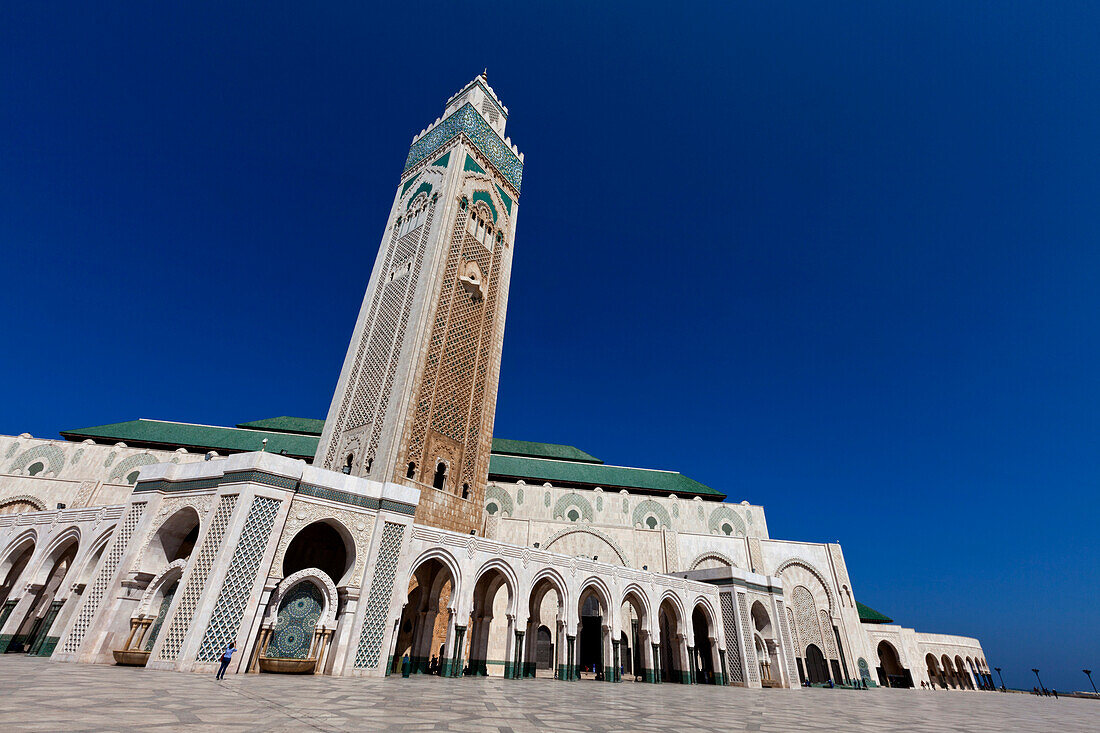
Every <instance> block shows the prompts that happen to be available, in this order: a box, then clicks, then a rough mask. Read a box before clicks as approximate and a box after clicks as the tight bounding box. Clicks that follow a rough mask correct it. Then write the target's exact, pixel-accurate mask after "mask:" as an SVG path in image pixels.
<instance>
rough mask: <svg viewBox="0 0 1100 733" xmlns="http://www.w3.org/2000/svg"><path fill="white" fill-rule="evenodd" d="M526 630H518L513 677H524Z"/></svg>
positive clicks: (519, 678) (517, 678)
mask: <svg viewBox="0 0 1100 733" xmlns="http://www.w3.org/2000/svg"><path fill="white" fill-rule="evenodd" d="M526 635H527V634H526V632H524V631H519V630H518V629H517V630H516V654H515V658H514V661H513V665H514V666H513V667H512V679H516V680H521V679H523V639H524V637H525V636H526Z"/></svg>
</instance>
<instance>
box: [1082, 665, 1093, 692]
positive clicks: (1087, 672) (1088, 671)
mask: <svg viewBox="0 0 1100 733" xmlns="http://www.w3.org/2000/svg"><path fill="white" fill-rule="evenodd" d="M1081 671H1082V672H1084V673H1085V675H1086V676H1087V677H1088V678H1089V684H1090V685H1092V691H1093V692H1094V693H1095V692H1096V683H1095V682H1093V681H1092V670H1091V669H1082V670H1081Z"/></svg>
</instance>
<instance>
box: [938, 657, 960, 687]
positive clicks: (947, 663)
mask: <svg viewBox="0 0 1100 733" xmlns="http://www.w3.org/2000/svg"><path fill="white" fill-rule="evenodd" d="M940 664H942V665H943V676H944V677H946V678H947V684H948V685H951V687H952V688H955V689H957V688H958V686H959V678H958V675H957V674H955V668H954V667H953V666H952V665H951V659H950V658H949V657H948V656H947V655H946V654H944V655H943V656H942V657H940Z"/></svg>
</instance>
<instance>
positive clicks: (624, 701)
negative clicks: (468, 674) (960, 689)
mask: <svg viewBox="0 0 1100 733" xmlns="http://www.w3.org/2000/svg"><path fill="white" fill-rule="evenodd" d="M0 689H3V690H5V691H12V690H14V692H13V693H12V694H8V695H4V696H2V697H0V728H2V729H4V730H11V731H36V730H37V731H53V730H61V729H64V730H69V731H73V733H81V732H83V731H88V732H89V733H90V732H92V731H112V730H119V729H120V728H122V727H124V726H122V725H121V724H120V716H125V717H126V719H127V723H126V725H125V728H126V729H128V730H135V731H159V730H173V731H191V730H205V729H209V728H211V727H213V726H217V728H218V729H219V730H223V731H227V732H233V731H241V732H244V731H284V730H287V731H289V730H297V731H301V730H318V731H333V732H334V731H365V730H393V731H429V730H431V731H435V730H450V731H470V732H471V733H473V732H477V733H484V732H485V731H492V732H493V733H496V732H499V733H510V732H514V733H521V732H522V731H560V732H561V733H569V732H571V731H576V732H577V733H617V732H622V733H628V732H629V731H652V732H653V733H661V732H664V731H668V732H670V733H672V732H676V731H684V733H696V732H697V731H760V733H781V732H785V731H791V730H802V731H835V730H859V731H864V732H865V733H878V732H879V731H883V732H885V731H907V732H908V733H941V732H942V731H966V732H968V733H996V732H997V731H1006V732H1007V731H1013V732H1015V733H1049V732H1050V731H1060V732H1062V733H1077V732H1081V733H1084V732H1085V731H1094V730H1096V706H1097V703H1096V701H1094V700H1078V699H1070V698H1066V699H1062V700H1058V701H1055V700H1053V699H1051V698H1040V697H1034V696H1032V695H1022V694H1005V695H993V694H989V695H975V694H971V693H956V692H939V693H935V692H921V693H919V694H914V693H911V692H909V691H905V690H875V691H869V692H863V691H856V690H828V689H817V688H815V689H809V690H803V691H801V692H794V691H789V690H763V689H748V688H727V689H719V688H713V687H704V686H696V687H692V688H687V689H685V688H681V687H678V686H671V685H669V686H663V687H662V686H653V685H645V684H632V683H624V684H622V685H614V686H613V685H595V684H593V685H586V686H585V688H584V692H585V694H583V695H577V694H575V692H576V688H575V687H573V686H572V685H559V684H556V683H555V682H554V681H553V680H533V681H527V682H515V681H511V680H503V679H488V680H486V679H481V680H454V681H452V680H443V679H440V678H438V677H423V676H422V677H412V678H410V679H401V677H399V676H398V677H389V678H386V679H361V680H356V679H348V678H343V679H331V678H305V679H303V678H295V677H288V676H283V675H259V676H249V677H240V676H238V677H235V678H227V679H226V681H225V682H222V683H216V682H214V680H213V678H212V677H208V676H198V675H179V674H174V673H171V672H149V671H146V670H136V669H133V668H126V667H113V668H96V667H88V666H85V665H53V664H49V663H48V662H46V661H45V660H21V659H20V660H17V659H12V658H10V657H0ZM410 699H415V700H417V701H419V703H420V704H418V705H416V706H409V705H408V700H410ZM29 711H33V714H30V713H29Z"/></svg>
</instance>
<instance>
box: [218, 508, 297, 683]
mask: <svg viewBox="0 0 1100 733" xmlns="http://www.w3.org/2000/svg"><path fill="white" fill-rule="evenodd" d="M282 504H283V502H282V500H281V499H272V498H270V497H267V496H257V497H254V498H253V499H252V506H250V507H249V508H248V518H247V519H245V522H244V529H242V530H241V538H240V541H239V542H237V547H236V548H235V549H234V550H233V559H232V560H231V561H230V563H229V570H228V571H227V572H226V574H225V582H224V583H222V589H221V591H219V592H218V600H217V603H215V604H214V613H213V615H212V616H211V617H210V624H209V625H208V626H207V627H206V633H205V634H204V635H203V639H202V645H201V646H200V647H199V654H198V657H197V659H198V661H200V662H214V661H217V660H218V659H220V658H221V655H222V653H223V652H225V647H226V645H227V644H229V643H231V642H233V643H235V642H236V640H237V635H238V633H239V632H240V630H241V618H242V617H243V616H244V608H245V606H246V605H247V604H248V598H249V596H251V595H252V589H253V588H254V587H255V585H256V572H257V571H258V570H259V569H260V560H262V559H263V556H264V553H265V552H266V551H267V546H268V545H269V544H270V543H271V527H272V525H274V524H275V515H276V514H278V513H279V507H280V506H282Z"/></svg>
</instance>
